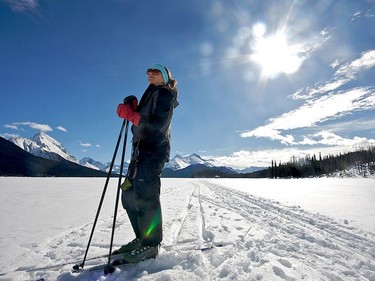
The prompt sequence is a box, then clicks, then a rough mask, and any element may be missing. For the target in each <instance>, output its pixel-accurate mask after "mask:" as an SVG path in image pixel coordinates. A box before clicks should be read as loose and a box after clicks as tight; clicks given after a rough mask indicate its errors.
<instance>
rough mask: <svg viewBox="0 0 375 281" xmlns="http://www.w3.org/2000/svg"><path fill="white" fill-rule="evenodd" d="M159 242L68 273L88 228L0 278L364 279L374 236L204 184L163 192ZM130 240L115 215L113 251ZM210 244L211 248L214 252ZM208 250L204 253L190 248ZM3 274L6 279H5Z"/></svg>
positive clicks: (373, 264) (103, 223) (374, 260)
mask: <svg viewBox="0 0 375 281" xmlns="http://www.w3.org/2000/svg"><path fill="white" fill-rule="evenodd" d="M161 200H162V207H163V219H164V225H163V229H164V240H163V243H162V249H161V250H160V253H159V256H158V257H157V258H156V259H153V260H147V261H144V262H141V263H139V264H136V265H131V266H125V267H123V268H122V269H117V270H116V272H115V273H113V274H112V275H108V276H102V274H101V273H99V272H88V271H86V272H83V273H80V274H77V273H70V272H69V269H71V267H72V265H74V264H66V265H64V266H62V267H59V268H52V269H41V270H36V271H32V272H27V270H28V269H32V268H33V267H45V266H49V265H56V264H64V263H68V262H71V261H76V262H77V263H79V262H80V261H82V259H83V256H84V254H85V251H86V246H87V242H88V239H89V235H90V232H91V228H92V223H87V224H85V225H82V226H80V227H77V228H70V229H67V230H66V232H64V233H60V234H58V235H56V236H55V237H51V238H50V239H48V241H44V242H42V243H36V244H35V245H33V246H32V247H31V249H30V251H28V252H27V253H24V254H22V255H19V256H15V257H12V258H11V259H10V260H9V261H7V264H8V266H6V267H5V266H4V265H3V263H1V264H0V265H1V267H0V268H1V272H4V273H2V276H0V280H39V279H41V278H44V280H46V281H47V280H58V281H70V280H81V281H83V280H102V281H103V280H106V281H111V280H176V281H177V280H179V281H180V280H189V281H191V280H267V281H268V280H288V281H293V280H314V281H315V280H332V281H344V280H345V281H346V280H370V281H375V244H374V241H375V234H374V233H372V232H366V231H363V230H362V229H359V228H355V227H351V226H349V225H345V224H340V223H338V222H337V221H335V220H334V219H332V218H330V217H327V216H323V215H319V214H313V213H309V212H306V211H304V210H303V209H301V208H300V207H298V206H293V207H289V206H284V205H282V204H280V203H278V202H276V201H272V200H268V199H263V198H260V197H256V196H253V195H251V194H249V193H244V192H240V191H235V190H233V189H230V188H227V187H224V186H220V185H218V184H215V183H212V182H209V181H205V180H199V181H197V180H192V181H191V182H188V184H186V182H184V184H178V183H176V185H175V186H173V185H171V184H170V185H169V186H168V187H166V188H164V189H163V192H162V196H161ZM112 219H113V214H112V215H111V216H107V217H104V218H101V217H99V220H98V223H97V226H96V231H95V233H94V237H93V240H92V244H91V247H90V251H89V254H88V260H87V261H86V264H85V267H90V266H92V265H97V264H100V263H106V259H105V258H102V259H95V260H90V257H94V256H98V255H104V254H107V253H108V251H109V249H108V248H109V246H108V245H109V239H110V235H111V229H112ZM133 238H134V235H133V234H132V231H131V227H130V223H129V222H128V220H127V216H126V213H125V212H124V211H123V210H122V209H121V207H120V211H119V214H118V216H117V222H116V234H115V242H114V248H117V247H120V246H121V244H123V243H125V242H127V241H130V240H132V239H133ZM215 245H217V247H215ZM204 247H213V248H212V249H210V250H207V251H199V250H196V249H200V248H204ZM5 272H6V273H5Z"/></svg>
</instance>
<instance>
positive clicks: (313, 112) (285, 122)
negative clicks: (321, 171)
mask: <svg viewBox="0 0 375 281" xmlns="http://www.w3.org/2000/svg"><path fill="white" fill-rule="evenodd" d="M374 66H375V50H370V51H367V52H364V53H363V54H362V55H361V56H360V58H358V59H356V60H353V61H352V62H350V63H346V64H344V65H342V66H341V67H339V68H338V69H337V71H336V72H335V74H334V75H333V78H332V79H331V80H329V81H327V82H326V83H323V84H321V85H320V86H317V87H315V88H306V89H302V90H300V91H298V92H297V93H295V94H293V95H292V96H291V97H292V98H293V99H304V100H305V103H304V104H303V105H301V106H300V107H299V108H296V109H295V110H292V111H290V112H287V113H284V114H282V115H281V116H279V117H275V118H271V119H269V120H268V124H266V125H263V126H260V127H258V128H255V129H253V130H249V131H244V132H242V133H241V134H240V135H241V137H256V138H260V137H263V138H268V139H270V140H276V141H280V142H281V143H282V144H285V145H298V144H316V143H320V144H327V145H333V144H334V143H335V144H340V142H341V141H342V140H341V141H340V139H339V138H338V137H335V138H333V136H332V135H330V136H329V135H328V134H327V133H321V134H320V135H319V134H317V135H315V138H311V137H305V136H300V137H299V138H300V139H297V137H296V136H294V135H292V133H291V131H292V130H295V129H301V128H312V127H316V126H320V125H322V123H323V122H325V121H327V120H337V119H339V118H342V117H344V116H347V115H349V114H352V113H354V112H358V111H367V110H374V109H375V87H371V86H369V87H356V88H351V89H346V90H342V91H337V89H338V88H339V87H341V86H343V85H344V84H347V83H348V82H349V81H351V80H354V79H356V77H357V76H358V74H359V73H361V72H363V71H364V70H367V69H369V68H372V67H374ZM317 137H320V139H319V141H317V140H316V138H317ZM333 140H335V141H333ZM347 141H348V140H346V142H347ZM357 141H359V139H356V140H354V139H353V140H351V143H355V142H357ZM361 141H362V140H361Z"/></svg>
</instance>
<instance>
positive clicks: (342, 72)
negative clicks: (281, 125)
mask: <svg viewBox="0 0 375 281" xmlns="http://www.w3.org/2000/svg"><path fill="white" fill-rule="evenodd" d="M338 65H339V62H338V61H335V62H333V63H332V64H331V66H335V67H336V66H338ZM374 66H375V50H369V51H367V52H364V53H363V54H362V55H361V57H360V58H358V59H356V60H354V61H352V62H350V63H346V64H344V65H342V66H341V67H339V68H338V69H337V70H336V72H335V74H334V75H333V77H332V79H331V80H330V81H326V82H324V83H322V84H321V85H317V86H316V87H315V88H309V87H307V88H305V89H300V90H299V91H297V92H296V93H294V94H293V95H291V97H292V98H293V99H309V98H312V97H313V96H316V95H318V94H324V93H326V92H329V91H333V90H336V89H338V88H339V87H341V86H343V85H345V84H346V83H348V82H350V81H352V80H354V79H356V77H357V75H358V73H360V72H362V71H364V70H366V69H369V68H372V67H374Z"/></svg>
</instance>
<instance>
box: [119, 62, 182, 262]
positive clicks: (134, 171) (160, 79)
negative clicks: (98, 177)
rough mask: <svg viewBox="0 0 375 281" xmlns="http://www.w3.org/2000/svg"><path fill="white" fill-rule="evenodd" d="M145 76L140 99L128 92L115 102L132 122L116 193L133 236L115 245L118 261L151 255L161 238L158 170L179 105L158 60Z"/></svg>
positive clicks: (167, 152) (168, 74) (167, 73)
mask: <svg viewBox="0 0 375 281" xmlns="http://www.w3.org/2000/svg"><path fill="white" fill-rule="evenodd" d="M147 80H148V82H149V86H148V87H147V89H146V91H145V92H144V94H143V96H142V98H141V100H140V102H139V104H138V100H137V98H136V97H135V96H129V97H126V98H125V99H124V103H122V104H119V105H118V107H117V115H118V116H119V117H120V118H124V119H126V120H129V121H130V122H132V123H133V126H132V127H131V130H132V133H133V140H132V159H131V162H130V165H129V168H128V174H127V177H126V180H125V182H124V183H123V184H122V185H121V188H122V189H123V191H122V198H121V199H122V205H123V207H124V209H125V210H126V212H127V214H128V217H129V220H130V223H131V225H132V228H133V230H134V233H135V239H134V240H133V241H131V242H129V243H128V244H126V245H123V246H121V248H120V249H118V250H116V251H114V254H122V260H121V263H137V262H139V261H142V260H145V259H150V258H155V257H156V256H157V255H158V252H159V247H160V243H161V241H162V239H163V232H162V213H161V206H160V186H161V182H160V175H161V172H162V169H163V167H164V164H165V162H168V161H169V157H170V139H171V121H172V115H173V110H174V108H175V107H177V105H178V101H177V81H176V80H174V79H173V77H172V74H171V72H170V71H169V69H168V68H167V67H165V66H163V65H161V64H155V65H153V66H152V67H150V68H149V69H147Z"/></svg>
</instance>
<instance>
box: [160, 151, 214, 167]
mask: <svg viewBox="0 0 375 281" xmlns="http://www.w3.org/2000/svg"><path fill="white" fill-rule="evenodd" d="M197 164H201V165H205V166H207V167H213V166H214V165H212V164H211V163H210V162H208V161H206V160H204V159H203V158H202V157H200V156H199V155H198V154H195V153H194V154H191V155H189V156H181V155H176V156H175V157H174V158H173V159H172V160H170V161H169V162H168V163H166V164H165V167H164V168H169V169H171V170H173V171H177V170H181V169H184V168H187V167H188V166H191V165H197Z"/></svg>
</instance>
